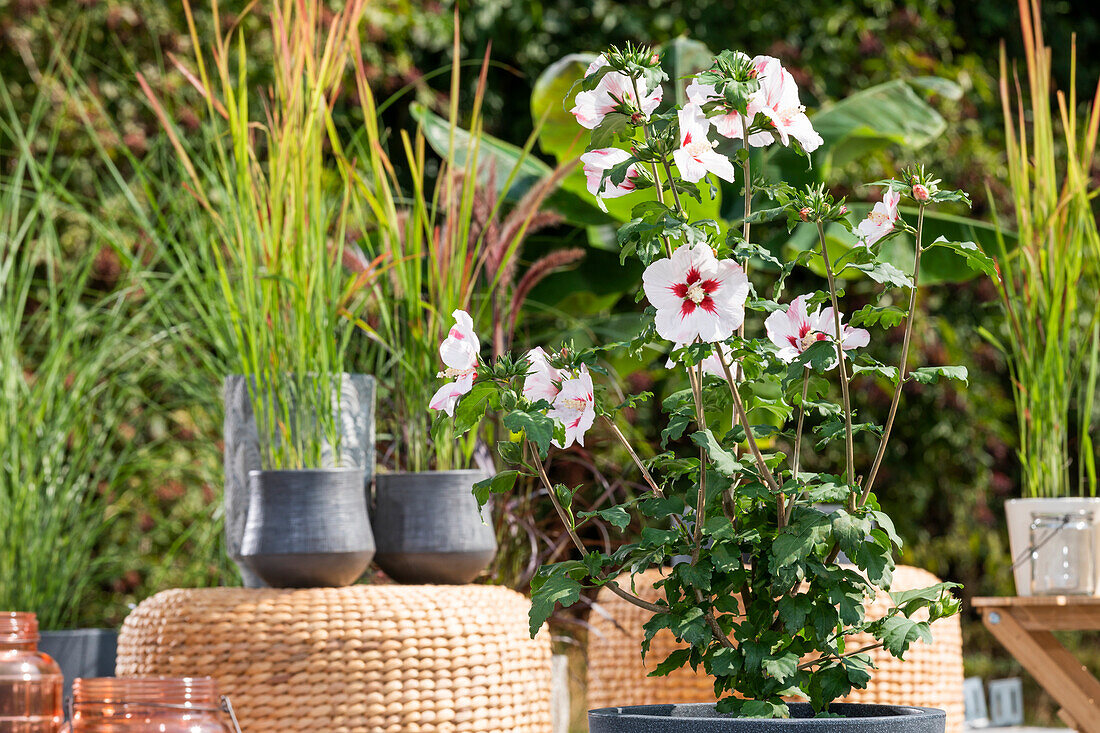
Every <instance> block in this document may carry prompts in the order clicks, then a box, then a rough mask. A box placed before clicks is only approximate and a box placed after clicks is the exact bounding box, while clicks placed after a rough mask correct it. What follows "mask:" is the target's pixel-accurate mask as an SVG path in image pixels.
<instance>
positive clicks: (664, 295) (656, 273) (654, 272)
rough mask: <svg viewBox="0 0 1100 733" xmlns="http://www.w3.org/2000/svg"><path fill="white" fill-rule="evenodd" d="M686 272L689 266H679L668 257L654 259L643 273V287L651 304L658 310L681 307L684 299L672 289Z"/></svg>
mask: <svg viewBox="0 0 1100 733" xmlns="http://www.w3.org/2000/svg"><path fill="white" fill-rule="evenodd" d="M673 256H675V253H674V255H673ZM685 272H687V268H681V267H678V266H677V264H676V263H675V262H674V261H673V260H670V259H669V258H667V257H662V258H661V259H659V260H655V261H653V262H652V263H651V264H650V265H649V267H647V268H646V269H645V272H643V273H642V289H643V290H644V291H645V296H646V299H648V300H649V303H650V305H652V306H653V307H654V308H656V309H657V310H658V311H660V310H662V309H669V308H675V309H679V307H680V304H681V303H682V302H683V301H682V299H681V298H680V297H679V296H678V295H676V293H674V292H673V291H672V286H673V285H675V284H676V283H678V282H680V277H681V276H682V274H683V273H685Z"/></svg>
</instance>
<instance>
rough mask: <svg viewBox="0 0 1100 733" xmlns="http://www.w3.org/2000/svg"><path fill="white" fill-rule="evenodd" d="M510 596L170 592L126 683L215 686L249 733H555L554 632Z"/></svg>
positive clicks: (144, 623) (129, 647) (383, 589)
mask: <svg viewBox="0 0 1100 733" xmlns="http://www.w3.org/2000/svg"><path fill="white" fill-rule="evenodd" d="M529 608H530V602H529V601H528V600H527V599H526V598H524V597H523V596H522V595H520V594H519V593H516V592H514V591H511V590H508V589H506V588H501V587H497V586H481V585H451V586H423V585H420V586H413V585H358V586H351V587H348V588H318V589H304V590H275V589H258V590H252V589H244V588H205V589H192V590H169V591H164V592H162V593H158V594H157V595H155V596H153V597H152V598H149V599H148V600H146V601H144V602H142V603H141V605H139V606H138V607H137V608H136V609H135V610H134V611H133V613H131V614H130V616H129V617H128V618H127V619H126V622H125V623H124V624H123V627H122V632H121V634H120V636H119V645H118V665H117V673H118V674H119V675H126V676H156V675H164V676H171V677H185V676H210V677H214V678H215V679H216V680H217V681H218V685H219V687H220V689H221V691H222V692H223V693H225V694H227V695H229V696H230V698H231V699H232V701H233V705H234V707H235V708H236V711H237V715H238V717H239V719H240V721H241V726H242V729H243V730H245V731H249V733H298V732H301V733H305V731H309V732H310V733H315V732H316V731H325V732H326V733H415V732H416V731H422V732H426V731H433V732H439V733H444V732H446V733H450V732H455V733H457V732H459V731H463V732H465V731H477V732H479V733H512V732H513V731H516V732H517V733H550V729H551V722H550V688H551V675H552V670H551V662H550V635H549V633H548V632H547V631H546V630H545V629H544V630H543V631H542V632H541V633H540V634H539V635H538V636H537V637H536V638H535V639H532V638H531V637H530V634H529V632H528V618H527V614H528V610H529Z"/></svg>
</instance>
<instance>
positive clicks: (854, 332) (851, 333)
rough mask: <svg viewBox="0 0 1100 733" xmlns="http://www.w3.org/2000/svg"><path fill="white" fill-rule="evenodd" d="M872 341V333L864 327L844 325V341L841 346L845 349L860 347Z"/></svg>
mask: <svg viewBox="0 0 1100 733" xmlns="http://www.w3.org/2000/svg"><path fill="white" fill-rule="evenodd" d="M869 343H871V334H870V333H868V332H867V329H864V328H852V327H850V326H845V327H844V341H843V342H842V343H841V346H843V347H844V349H845V350H851V349H858V348H862V347H864V346H866V345H867V344H869Z"/></svg>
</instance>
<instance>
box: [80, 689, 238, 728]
mask: <svg viewBox="0 0 1100 733" xmlns="http://www.w3.org/2000/svg"><path fill="white" fill-rule="evenodd" d="M227 723H228V720H227V719H226V716H225V715H224V714H223V713H222V710H221V704H220V698H219V697H218V693H217V689H216V688H215V684H214V680H212V679H211V678H209V677H182V678H138V677H103V678H95V679H77V680H75V681H74V682H73V718H72V721H71V722H70V724H69V726H68V727H66V729H65V731H66V733H138V731H142V732H144V731H157V733H231V731H232V728H231V727H230V726H229V725H227Z"/></svg>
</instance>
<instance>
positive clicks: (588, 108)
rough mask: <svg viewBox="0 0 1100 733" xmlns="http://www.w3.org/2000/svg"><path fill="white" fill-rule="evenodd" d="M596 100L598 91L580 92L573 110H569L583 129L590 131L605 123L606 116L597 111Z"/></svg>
mask: <svg viewBox="0 0 1100 733" xmlns="http://www.w3.org/2000/svg"><path fill="white" fill-rule="evenodd" d="M596 98H597V90H595V89H592V90H590V91H587V92H578V93H577V97H576V100H575V103H574V105H573V109H571V110H569V111H570V112H571V113H572V114H573V116H574V117H576V118H577V122H578V123H580V125H581V127H585V128H588V129H589V130H594V129H596V128H597V127H598V126H599V124H600V123H601V122H603V118H604V115H605V114H606V113H600V112H597V111H596Z"/></svg>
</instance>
